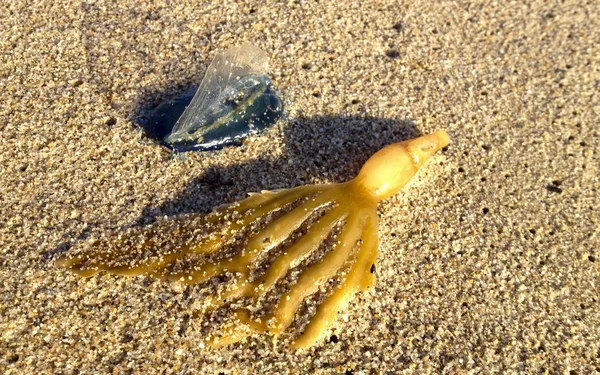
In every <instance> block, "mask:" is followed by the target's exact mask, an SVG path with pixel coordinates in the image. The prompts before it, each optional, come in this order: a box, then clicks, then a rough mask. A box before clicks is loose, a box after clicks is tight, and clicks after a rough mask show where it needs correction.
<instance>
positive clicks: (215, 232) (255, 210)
mask: <svg viewBox="0 0 600 375" xmlns="http://www.w3.org/2000/svg"><path fill="white" fill-rule="evenodd" d="M448 143H449V138H448V135H447V134H446V133H445V132H443V131H438V132H436V133H433V134H429V135H426V136H422V137H419V138H416V139H412V140H408V141H404V142H400V143H396V144H392V145H390V146H387V147H385V148H383V149H381V150H380V151H378V152H377V153H375V154H374V155H373V156H372V157H371V158H370V159H369V160H368V161H367V162H366V163H365V164H364V166H363V167H362V169H361V170H360V172H359V174H358V176H357V177H356V178H354V179H352V180H350V181H348V182H345V183H339V184H331V185H307V186H301V187H296V188H292V189H285V190H279V191H263V192H262V193H255V194H251V195H250V197H248V198H247V199H245V200H242V201H239V202H236V203H233V204H230V205H227V206H224V207H220V208H218V209H216V210H215V211H213V212H212V213H211V214H209V215H186V216H183V217H180V218H176V219H170V220H161V221H158V222H157V223H155V224H153V225H151V226H148V227H145V228H142V229H139V228H138V229H130V230H128V231H125V232H123V233H117V234H113V235H110V236H107V237H104V238H102V239H99V240H97V241H96V242H95V243H94V244H93V245H92V246H91V248H90V249H87V250H86V251H85V252H81V253H75V254H71V253H69V254H65V255H63V256H61V257H60V258H59V259H58V260H57V262H56V263H57V264H58V265H59V266H62V267H67V268H69V269H70V270H71V271H73V272H74V273H76V274H79V275H81V276H91V275H94V274H96V273H97V272H99V271H107V272H109V273H113V274H118V275H128V276H135V275H148V276H152V277H156V278H159V279H163V280H169V281H173V282H181V283H183V284H198V283H204V282H207V281H209V280H211V279H213V278H215V277H218V276H223V275H232V276H233V277H232V278H233V280H232V281H231V282H230V284H229V287H228V288H227V289H226V290H224V291H221V292H219V293H215V294H214V295H212V296H211V297H209V298H208V299H207V300H206V301H205V306H206V308H207V310H213V309H215V308H217V307H220V306H222V305H223V304H225V303H227V302H229V301H232V300H239V299H249V300H250V301H257V300H259V299H261V298H263V297H264V296H265V295H266V294H268V293H269V292H270V291H273V289H274V288H275V286H276V284H277V283H278V282H279V281H281V280H282V279H283V278H285V277H286V276H287V275H288V274H289V273H290V272H292V270H299V275H298V276H297V278H296V279H295V280H294V281H293V282H291V285H289V286H288V288H287V291H286V292H284V293H283V294H282V295H281V296H279V298H278V299H277V302H276V303H275V304H274V306H273V308H272V309H271V311H270V312H268V313H267V314H265V315H263V316H261V317H258V318H255V317H253V316H252V314H251V313H250V311H249V310H248V309H245V308H244V309H237V310H235V311H234V317H235V318H236V319H235V324H234V325H233V326H232V327H230V328H229V329H228V330H225V332H224V333H222V334H221V335H219V336H216V335H215V336H213V337H210V340H209V341H210V343H211V345H213V346H216V347H218V346H223V345H227V344H230V343H233V342H237V341H240V340H241V339H243V338H244V337H246V336H248V335H251V334H253V333H263V332H266V331H268V332H270V333H271V334H273V335H276V336H277V335H280V334H282V333H283V332H284V331H285V330H286V329H287V328H288V327H289V326H290V325H291V324H292V322H293V321H294V319H295V315H296V313H297V312H298V310H299V308H300V305H301V304H302V302H303V301H304V300H305V299H306V298H307V297H309V296H311V295H313V294H315V293H317V292H318V291H319V288H320V287H321V286H322V285H324V284H325V283H327V282H328V281H330V280H331V279H332V278H334V277H338V278H339V285H336V286H335V287H334V288H333V290H332V291H330V293H329V294H328V295H327V296H326V297H325V298H324V299H323V300H322V301H320V303H319V304H318V307H317V310H316V313H315V314H314V315H313V316H312V317H311V318H310V320H309V322H308V323H307V325H306V327H305V328H304V331H303V332H302V334H300V335H299V336H298V337H296V339H295V341H294V346H295V347H298V348H300V347H308V346H311V345H313V344H314V343H315V341H316V340H317V339H318V338H319V337H320V336H321V334H322V333H323V332H324V331H325V330H326V329H327V328H328V326H329V325H330V324H331V323H332V321H333V320H334V318H335V316H336V313H337V312H338V311H340V309H342V308H343V306H345V305H346V303H347V302H348V301H349V300H350V299H351V298H352V297H353V295H354V294H356V293H357V292H359V291H361V290H365V289H367V288H370V287H372V286H373V285H374V283H375V272H374V269H375V263H376V258H377V248H378V235H377V226H378V217H377V203H378V202H379V201H381V200H383V199H386V198H388V197H391V196H392V195H394V194H395V193H396V192H398V191H399V190H400V189H401V188H402V187H403V186H404V185H405V184H406V183H407V182H408V181H409V180H410V179H411V178H412V177H413V176H414V175H415V173H416V172H417V170H418V169H419V168H420V167H421V166H422V165H423V164H424V163H425V161H426V160H427V159H429V158H430V157H431V156H432V155H433V154H434V153H436V152H437V151H438V150H439V149H441V148H443V147H445V146H446V145H447V144H448ZM263 221H264V223H263ZM240 237H241V238H240ZM331 238H333V241H331V242H332V245H331V246H330V248H328V249H327V251H326V252H325V254H324V255H323V256H322V258H320V259H319V260H318V261H315V262H312V263H310V264H308V265H306V264H303V262H304V261H305V260H306V259H307V258H308V257H309V256H310V255H311V254H313V253H315V252H316V251H317V249H319V248H320V247H322V245H323V243H324V241H326V240H327V239H331ZM240 241H241V243H242V244H241V246H238V247H241V249H238V250H237V251H233V252H232V251H230V246H229V245H230V244H232V243H239V242H240ZM275 249H277V252H276V253H275V255H274V256H273V257H272V258H273V260H272V261H271V262H270V263H269V264H268V266H267V267H266V269H265V270H264V272H262V273H261V274H259V275H255V273H256V272H255V271H256V264H257V262H258V261H259V260H260V259H261V258H262V257H264V254H265V253H269V252H272V251H275Z"/></svg>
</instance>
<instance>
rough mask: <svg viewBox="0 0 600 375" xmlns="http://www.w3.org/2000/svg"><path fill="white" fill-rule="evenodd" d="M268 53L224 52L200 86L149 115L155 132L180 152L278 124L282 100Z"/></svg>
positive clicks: (215, 146)
mask: <svg viewBox="0 0 600 375" xmlns="http://www.w3.org/2000/svg"><path fill="white" fill-rule="evenodd" d="M268 65H269V59H268V56H267V54H266V53H265V52H264V51H262V50H261V49H260V48H258V47H256V46H253V45H243V46H239V47H232V48H230V49H228V50H226V51H224V52H219V53H217V55H216V56H215V58H214V60H213V61H212V63H211V64H210V65H209V67H208V69H207V70H206V73H205V75H204V78H203V79H202V82H201V83H200V86H199V87H198V89H197V90H196V91H195V94H193V92H194V91H193V90H188V91H186V92H184V93H183V94H182V95H181V96H179V97H177V98H175V99H173V100H171V101H169V102H166V103H163V104H161V105H160V106H158V107H157V108H156V109H155V110H154V111H153V112H152V113H151V114H150V116H149V118H148V124H147V130H148V131H149V133H150V136H152V137H154V138H156V139H158V140H159V141H160V142H161V143H163V144H164V145H165V146H167V147H170V148H172V149H173V150H175V151H177V152H185V151H194V150H202V151H207V150H215V149H220V148H222V147H224V146H228V145H232V144H235V143H237V142H239V141H240V140H241V139H243V138H245V137H247V136H248V135H251V134H255V133H258V132H260V131H261V130H263V129H265V128H267V127H269V126H270V125H273V124H274V123H275V122H277V120H278V119H279V118H280V117H281V115H282V114H283V102H282V100H281V98H280V96H279V93H278V92H277V91H275V89H273V87H272V85H271V80H270V79H269V77H268V76H267V75H266V73H267V71H268Z"/></svg>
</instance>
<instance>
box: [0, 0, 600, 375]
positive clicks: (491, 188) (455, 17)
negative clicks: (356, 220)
mask: <svg viewBox="0 0 600 375" xmlns="http://www.w3.org/2000/svg"><path fill="white" fill-rule="evenodd" d="M243 43H252V44H255V45H257V46H258V47H260V48H261V49H263V50H264V51H266V52H267V53H268V54H269V56H270V67H271V69H270V77H271V79H272V82H273V84H274V86H275V87H276V88H277V89H278V90H279V91H280V92H281V93H282V94H283V97H284V99H285V106H286V115H285V119H283V120H280V121H279V122H278V123H277V124H276V125H274V126H273V127H271V128H269V129H268V130H267V131H265V132H264V133H262V134H259V135H256V136H251V137H249V138H247V139H246V140H244V142H243V143H242V145H240V146H237V147H236V146H234V147H228V148H225V149H223V150H220V151H210V152H194V153H186V154H184V155H180V156H176V157H174V156H173V155H172V153H171V151H170V150H168V149H167V148H165V147H163V146H161V145H158V144H155V143H153V142H151V141H150V140H149V139H148V138H147V137H145V136H144V134H143V131H142V129H141V127H140V125H139V121H140V119H141V118H142V117H143V116H144V114H146V113H147V112H148V111H150V110H152V109H153V108H155V107H156V106H157V105H159V104H160V103H161V102H163V101H165V100H168V99H170V98H172V97H173V96H174V95H177V94H180V93H182V92H183V91H185V90H186V89H188V88H189V87H191V86H194V85H197V84H198V83H199V82H200V80H201V79H202V77H203V75H204V72H205V70H206V67H207V66H208V64H210V62H211V60H212V58H213V57H214V56H215V53H217V52H218V51H223V50H226V49H227V48H230V47H232V46H236V45H241V44H243ZM598 45H600V3H598V2H597V1H576V0H565V1H555V0H553V1H542V0H531V1H510V2H488V1H472V2H469V1H441V2H431V1H425V0H417V1H412V2H410V1H407V2H405V1H387V0H382V1H377V0H371V1H364V2H360V4H359V2H350V1H349V2H340V4H337V5H335V4H334V3H333V2H327V1H289V2H277V1H247V2H237V1H229V0H225V1H206V2H195V1H185V2H182V3H177V4H175V3H173V2H167V1H164V0H159V1H154V2H144V3H141V2H138V1H132V0H127V1H119V2H110V1H88V2H80V1H66V2H62V3H61V4H59V3H58V2H54V1H50V0H42V1H39V2H33V4H32V2H28V1H24V0H11V1H8V2H4V3H3V5H2V6H1V7H0V50H1V51H2V53H1V54H0V74H1V79H0V103H1V105H0V280H1V282H0V301H1V302H0V373H2V374H7V375H8V374H108V373H111V374H215V375H216V374H223V375H233V374H346V375H348V374H352V375H359V374H413V373H419V374H422V373H434V374H480V373H481V374H491V373H497V374H570V375H575V374H579V375H582V374H592V373H600V307H599V306H600V301H599V300H600V250H599V249H600V53H599V51H598ZM442 129H443V130H445V131H446V132H448V134H449V135H450V138H451V144H450V145H449V147H447V148H446V149H444V150H443V152H440V153H438V154H437V155H436V156H434V157H433V158H432V159H431V160H430V161H429V162H428V163H427V164H426V165H425V166H423V167H422V168H421V170H420V171H419V172H418V175H417V176H416V177H415V178H413V180H412V181H411V182H410V184H409V185H408V186H407V187H406V188H405V189H404V190H403V191H402V192H400V193H399V194H396V195H395V196H393V197H392V198H389V199H387V200H385V201H384V202H382V203H380V204H379V206H378V215H379V257H378V262H377V283H376V286H375V288H374V289H372V290H370V291H367V292H363V293H360V294H358V295H357V296H356V298H354V299H353V300H352V301H351V302H350V304H349V305H348V307H347V308H346V309H344V310H343V311H342V312H341V313H340V314H338V316H337V318H336V320H335V323H334V325H333V327H332V328H331V329H329V330H328V331H327V333H326V334H325V336H324V337H323V338H322V339H320V340H319V341H318V342H317V344H316V345H315V346H313V347H311V348H309V349H302V350H297V351H296V350H292V349H290V348H288V347H287V345H286V340H285V339H281V340H278V339H275V338H274V337H273V336H271V335H269V334H265V335H254V336H251V337H249V338H247V339H245V340H243V341H241V342H239V343H236V344H233V345H230V346H227V347H225V348H222V349H213V348H211V347H209V346H207V345H206V344H205V340H204V335H205V332H204V330H203V328H202V327H203V324H204V323H203V322H204V319H205V318H203V317H202V316H201V315H200V316H196V315H195V314H194V313H193V311H196V310H195V306H197V303H198V301H199V300H201V299H203V298H205V296H206V290H205V289H206V288H205V287H204V286H202V285H192V286H187V287H182V286H180V285H172V284H170V283H168V282H164V281H159V280H155V279H152V278H149V277H145V276H138V277H119V276H114V275H109V274H106V273H100V274H98V275H95V276H93V277H90V278H79V277H77V276H75V275H73V274H71V273H69V272H68V271H67V270H65V269H62V268H59V267H56V266H55V265H54V260H55V259H56V258H57V257H58V256H60V255H61V254H64V253H67V252H69V251H73V250H74V249H76V248H78V247H82V246H83V247H84V248H85V243H86V241H88V240H89V239H90V238H92V237H94V236H97V235H101V234H103V233H110V232H112V231H116V230H118V229H119V228H122V227H126V226H131V225H132V224H135V225H139V226H144V225H147V224H148V223H151V222H153V221H155V220H158V219H161V220H169V219H170V218H173V217H175V216H177V215H180V214H189V213H207V212H209V211H211V210H212V209H213V208H215V207H217V206H219V205H220V204H223V203H228V202H233V201H236V200H238V199H241V198H244V197H245V196H247V193H249V192H258V191H261V190H263V189H269V190H275V189H282V188H291V187H296V186H301V185H305V184H321V183H335V182H342V181H346V180H348V179H350V178H352V177H354V176H355V175H356V173H357V172H358V171H359V169H360V167H361V165H362V164H363V163H364V162H365V161H366V160H367V159H368V157H369V156H370V155H372V154H373V153H374V152H376V151H377V150H379V149H381V148H382V147H384V146H386V145H389V144H391V143H394V142H399V141H402V140H405V139H409V138H412V137H414V136H417V135H420V134H427V133H431V132H434V131H436V130H442Z"/></svg>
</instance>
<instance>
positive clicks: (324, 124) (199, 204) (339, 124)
mask: <svg viewBox="0 0 600 375" xmlns="http://www.w3.org/2000/svg"><path fill="white" fill-rule="evenodd" d="M373 127H375V128H377V131H378V132H379V133H378V136H377V137H375V136H373V130H372V129H373ZM283 134H284V137H285V145H286V147H285V149H284V152H283V155H282V157H280V158H278V159H277V160H273V159H270V158H267V157H259V158H257V159H252V160H247V161H241V162H240V163H238V164H234V165H231V166H229V167H227V168H210V169H208V170H206V171H204V173H202V174H201V175H200V176H199V177H197V178H195V179H194V180H192V181H191V182H189V183H188V185H187V186H186V187H185V188H184V189H183V190H182V191H181V192H180V193H179V194H178V195H177V197H175V198H174V199H173V200H171V201H168V202H166V203H164V204H163V205H161V206H158V207H146V208H144V209H143V212H142V214H141V215H140V217H139V218H138V219H137V220H136V221H135V224H134V225H142V226H143V225H148V224H150V223H152V222H154V221H155V219H156V218H157V217H158V216H175V215H179V214H184V213H208V212H210V211H211V210H212V209H213V208H215V207H217V206H219V205H221V204H225V203H230V202H231V201H227V200H222V199H220V198H219V197H223V196H228V194H227V190H230V189H231V188H232V186H233V185H234V184H235V181H239V180H240V179H243V180H244V185H245V186H246V187H247V189H248V190H247V192H258V191H261V190H265V189H266V190H274V189H281V188H291V187H295V186H298V185H304V184H309V183H311V181H313V180H314V179H315V178H323V177H324V176H326V178H327V180H329V181H330V182H341V181H345V180H348V179H350V178H352V177H354V176H355V175H356V174H357V173H358V171H359V169H360V167H361V165H362V164H363V163H364V161H366V159H367V158H369V157H370V156H371V155H372V154H374V153H375V152H376V151H377V150H379V149H381V148H382V147H384V146H386V145H388V144H391V143H395V142H400V141H402V140H405V139H410V138H415V137H418V136H419V135H420V132H419V131H418V130H417V129H416V128H415V127H414V124H413V123H412V122H410V121H399V120H393V119H384V118H374V117H362V116H315V117H309V118H303V117H301V118H296V119H294V120H291V121H290V122H289V123H288V124H286V125H285V127H284V129H283ZM306 134H312V135H313V136H312V137H310V138H306V137H305V135H306ZM369 134H371V136H369ZM256 171H261V173H258V174H257V173H256ZM266 176H269V177H266ZM289 181H294V182H295V184H294V183H290V182H289ZM206 201H209V202H214V204H213V205H212V207H207V206H206V205H205V203H204V202H206Z"/></svg>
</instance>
